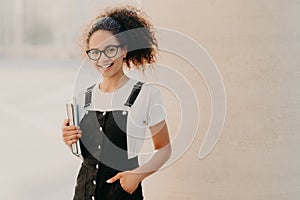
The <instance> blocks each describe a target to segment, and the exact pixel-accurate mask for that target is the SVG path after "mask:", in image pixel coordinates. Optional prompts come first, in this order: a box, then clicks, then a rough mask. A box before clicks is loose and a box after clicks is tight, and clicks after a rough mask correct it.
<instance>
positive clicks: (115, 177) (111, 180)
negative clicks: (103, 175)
mask: <svg viewBox="0 0 300 200" xmlns="http://www.w3.org/2000/svg"><path fill="white" fill-rule="evenodd" d="M121 176H122V174H121V173H118V174H117V175H115V176H114V177H112V178H110V179H108V180H107V181H106V182H107V183H113V182H115V181H116V180H118V179H120V178H121Z"/></svg>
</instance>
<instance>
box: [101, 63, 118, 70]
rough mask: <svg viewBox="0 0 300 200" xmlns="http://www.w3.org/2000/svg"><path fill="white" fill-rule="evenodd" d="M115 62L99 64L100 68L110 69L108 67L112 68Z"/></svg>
mask: <svg viewBox="0 0 300 200" xmlns="http://www.w3.org/2000/svg"><path fill="white" fill-rule="evenodd" d="M113 64H114V63H113V62H112V63H110V64H106V65H98V66H99V67H100V68H102V69H105V70H108V69H110V68H111V66H113Z"/></svg>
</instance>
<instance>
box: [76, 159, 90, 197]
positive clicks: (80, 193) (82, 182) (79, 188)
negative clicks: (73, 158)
mask: <svg viewBox="0 0 300 200" xmlns="http://www.w3.org/2000/svg"><path fill="white" fill-rule="evenodd" d="M87 171H88V170H87V167H86V166H84V165H83V164H82V165H81V168H80V170H79V173H78V176H77V181H76V187H75V195H74V199H73V200H84V199H85V193H86V190H85V188H86V176H87Z"/></svg>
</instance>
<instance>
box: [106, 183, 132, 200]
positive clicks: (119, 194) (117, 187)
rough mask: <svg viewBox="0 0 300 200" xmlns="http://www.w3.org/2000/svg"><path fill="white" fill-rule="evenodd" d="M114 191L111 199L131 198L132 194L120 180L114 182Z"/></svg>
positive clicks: (123, 199)
mask: <svg viewBox="0 0 300 200" xmlns="http://www.w3.org/2000/svg"><path fill="white" fill-rule="evenodd" d="M113 191H114V192H113V193H112V196H111V197H110V200H127V199H130V194H129V193H128V192H126V191H125V190H124V189H123V188H122V186H121V184H120V181H119V180H118V181H116V182H115V183H114V189H113Z"/></svg>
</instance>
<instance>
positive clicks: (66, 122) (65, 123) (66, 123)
mask: <svg viewBox="0 0 300 200" xmlns="http://www.w3.org/2000/svg"><path fill="white" fill-rule="evenodd" d="M69 122H70V119H69V118H67V119H65V121H64V126H68V125H69Z"/></svg>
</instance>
